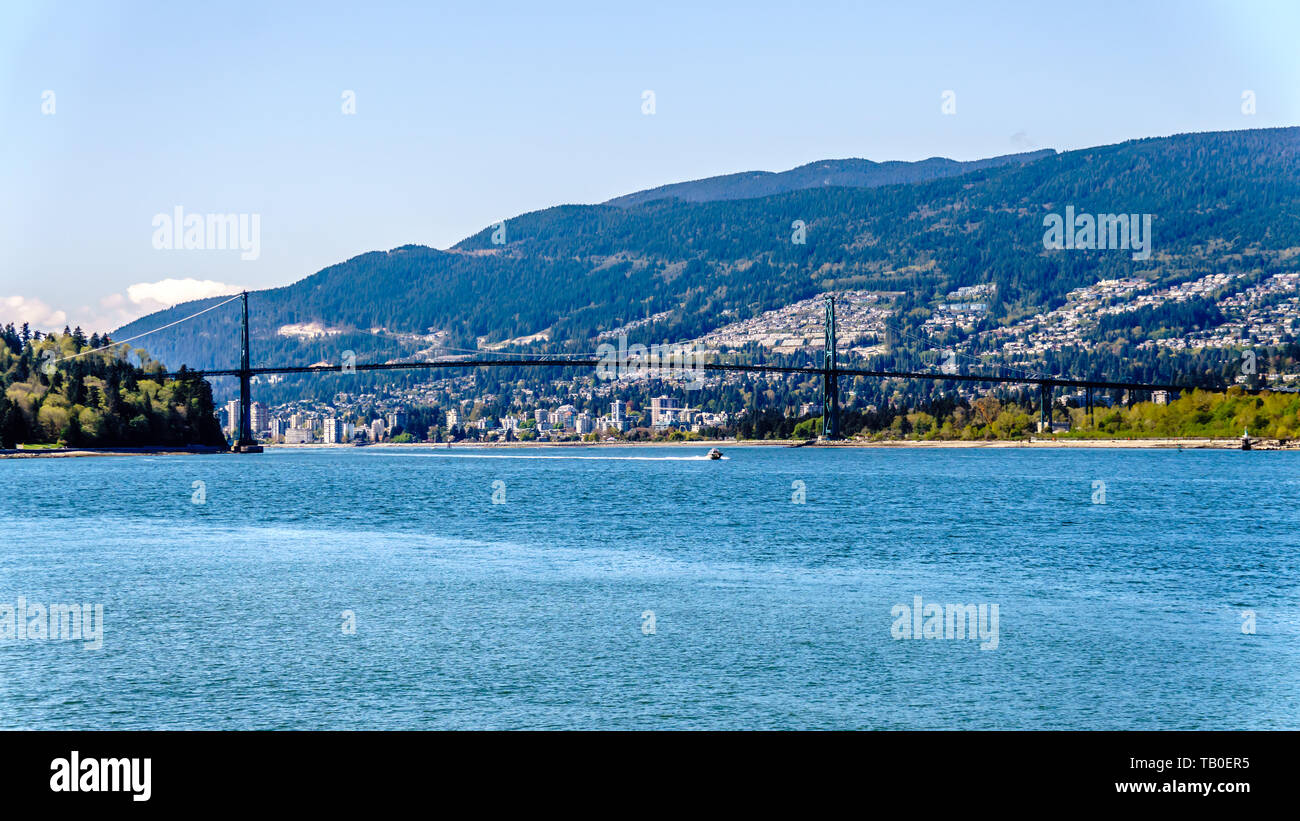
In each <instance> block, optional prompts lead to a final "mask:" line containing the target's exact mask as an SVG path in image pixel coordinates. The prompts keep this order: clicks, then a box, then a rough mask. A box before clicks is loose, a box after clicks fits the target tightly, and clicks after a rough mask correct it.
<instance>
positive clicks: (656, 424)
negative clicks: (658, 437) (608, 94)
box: [650, 396, 682, 430]
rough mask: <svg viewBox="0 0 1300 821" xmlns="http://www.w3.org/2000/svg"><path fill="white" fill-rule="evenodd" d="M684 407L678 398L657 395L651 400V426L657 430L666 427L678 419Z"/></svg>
mask: <svg viewBox="0 0 1300 821" xmlns="http://www.w3.org/2000/svg"><path fill="white" fill-rule="evenodd" d="M681 410H682V408H681V406H680V405H678V404H677V400H676V399H673V398H672V397H668V396H656V397H653V398H652V399H651V400H650V426H651V427H652V428H654V429H655V430H663V429H664V428H666V427H668V426H669V425H671V424H672V423H673V422H675V421H677V416H678V414H679V413H680V412H681Z"/></svg>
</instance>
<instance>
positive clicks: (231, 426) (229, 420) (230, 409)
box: [226, 399, 239, 436]
mask: <svg viewBox="0 0 1300 821" xmlns="http://www.w3.org/2000/svg"><path fill="white" fill-rule="evenodd" d="M226 433H229V434H230V435H231V436H238V435H239V400H238V399H231V400H230V401H229V402H227V403H226Z"/></svg>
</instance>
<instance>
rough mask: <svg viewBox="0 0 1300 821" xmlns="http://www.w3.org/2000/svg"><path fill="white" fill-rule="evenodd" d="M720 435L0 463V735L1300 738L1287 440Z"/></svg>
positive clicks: (1298, 460) (1296, 574) (1292, 489)
mask: <svg viewBox="0 0 1300 821" xmlns="http://www.w3.org/2000/svg"><path fill="white" fill-rule="evenodd" d="M704 450H705V449H703V448H699V447H688V446H683V447H674V448H668V447H659V448H649V447H627V448H605V447H602V448H590V449H573V450H570V449H565V450H560V449H554V448H550V449H546V448H536V449H519V450H510V451H504V450H499V449H497V450H468V449H458V450H451V451H449V450H445V449H435V448H418V447H407V448H373V447H372V448H340V449H297V450H293V449H289V450H285V449H280V450H274V449H272V450H269V451H268V452H267V453H265V454H262V455H250V456H229V455H226V456H124V457H113V458H81V459H29V460H13V459H11V460H0V481H3V483H4V487H5V493H4V496H3V501H2V502H0V533H2V534H3V545H2V546H0V608H3V606H4V605H5V604H6V603H7V604H9V605H15V604H16V602H17V601H18V598H19V597H23V598H24V599H25V600H26V601H27V602H40V603H46V604H48V603H69V602H85V603H101V604H103V606H104V638H103V647H102V649H99V650H87V649H84V647H83V644H84V643H83V642H80V641H76V640H70V641H51V640H45V641H41V640H33V639H26V640H24V639H19V638H16V637H14V638H0V727H4V728H35V729H61V728H77V729H136V728H139V729H174V728H208V729H254V728H256V729H288V728H299V729H308V728H340V729H343V728H348V729H363V728H413V729H420V728H610V729H623V728H709V729H719V728H835V729H841V728H842V729H849V728H872V729H876V728H881V729H894V728H954V729H956V728H991V729H1012V728H1030V729H1033V728H1044V729H1047V728H1083V729H1088V728H1115V729H1184V728H1185V729H1214V728H1224V729H1227V728H1292V729H1294V728H1298V727H1300V607H1298V606H1297V605H1300V528H1298V527H1297V525H1298V524H1300V512H1298V511H1297V505H1296V503H1297V500H1298V499H1300V478H1297V477H1298V470H1297V469H1298V468H1300V453H1297V452H1258V451H1256V452H1250V453H1242V452H1236V451H1193V450H1188V451H1184V452H1178V451H1167V450H1166V451H1133V450H1086V451H1085V450H1064V449H1062V450H1038V449H1034V450H1030V449H996V450H993V449H982V450H962V449H936V450H929V449H924V450H923V449H890V450H880V449H841V450H826V449H812V448H804V449H787V448H776V447H729V448H726V454H727V456H728V458H727V459H725V460H723V461H717V462H711V461H708V460H707V459H704V458H702V454H703V453H704ZM196 482H201V483H202V485H196V484H195V483H196ZM1095 482H1104V491H1105V504H1097V503H1094V500H1095V499H1097V498H1098V496H1097V490H1098V489H1099V488H1100V486H1098V485H1095V484H1094V483H1095ZM800 483H802V484H800ZM200 489H201V490H202V502H203V503H202V504H199V503H196V501H195V500H196V494H197V493H198V492H199V490H200ZM801 491H802V494H803V497H804V501H803V503H797V501H796V500H797V499H798V497H799V494H800V492H801ZM494 494H495V498H496V500H497V501H498V502H499V503H494ZM915 596H921V597H922V599H923V601H924V602H927V603H930V602H935V603H960V604H975V605H979V604H984V605H993V604H996V605H997V607H998V612H999V621H998V641H997V647H996V649H981V642H980V641H979V640H970V639H959V638H953V639H945V638H928V639H927V638H921V639H908V638H904V639H898V638H895V637H894V632H896V630H895V622H896V621H897V619H896V617H895V615H894V608H895V606H896V605H907V606H909V607H910V606H911V605H912V604H913V603H914V597H915ZM345 611H350V612H351V614H352V616H353V617H354V619H355V632H354V633H349V632H346V631H345V629H344V627H345V621H347V620H348V619H347V618H346V617H345V616H344V613H345ZM1244 611H1250V613H1253V622H1254V623H1253V629H1254V632H1253V633H1251V632H1244V631H1243V626H1244V625H1246V624H1247V621H1248V620H1249V617H1248V616H1243V612H1244ZM649 614H653V615H652V616H651V615H649ZM651 627H653V632H650V629H651Z"/></svg>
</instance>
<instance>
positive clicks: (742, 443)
mask: <svg viewBox="0 0 1300 821" xmlns="http://www.w3.org/2000/svg"><path fill="white" fill-rule="evenodd" d="M265 447H266V449H267V450H313V449H335V450H337V449H342V448H355V447H358V446H356V445H339V444H324V443H312V444H300V445H265ZM363 447H367V448H423V449H426V450H427V449H438V450H457V449H494V448H504V449H518V448H523V449H528V448H580V449H581V448H610V447H639V448H642V447H651V448H715V447H716V448H718V449H719V450H722V449H725V448H736V447H746V448H749V447H782V448H803V447H808V448H818V449H845V448H848V449H857V448H864V449H867V448H885V449H888V448H903V449H909V448H918V449H935V448H938V449H948V448H951V449H969V448H979V449H984V448H992V449H1006V448H1059V449H1062V450H1069V449H1082V450H1088V449H1118V450H1170V449H1179V450H1240V449H1241V440H1240V439H1193V438H1168V437H1164V438H1151V439H1066V438H1048V437H1030V438H1029V439H991V440H985V439H981V440H965V439H953V440H941V439H933V440H906V439H900V440H890V441H879V442H868V441H863V440H846V441H841V442H817V441H809V440H804V439H745V440H735V439H703V440H699V441H691V442H452V443H450V444H448V443H446V442H441V443H433V442H402V443H396V442H379V443H376V444H373V445H364V446H363ZM1251 450H1266V451H1275V450H1300V442H1288V443H1285V444H1282V443H1279V442H1278V441H1277V440H1262V439H1254V440H1251ZM230 452H231V451H222V450H218V449H217V448H213V447H205V446H192V447H176V446H160V447H136V448H41V449H32V450H25V449H18V450H0V459H33V458H42V457H44V458H51V459H59V458H63V459H67V458H76V457H85V456H140V455H149V456H193V455H196V454H201V455H209V454H221V453H230Z"/></svg>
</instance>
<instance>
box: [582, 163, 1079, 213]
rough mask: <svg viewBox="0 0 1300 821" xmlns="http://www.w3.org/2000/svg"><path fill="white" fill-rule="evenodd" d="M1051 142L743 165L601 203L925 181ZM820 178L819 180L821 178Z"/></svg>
mask: <svg viewBox="0 0 1300 821" xmlns="http://www.w3.org/2000/svg"><path fill="white" fill-rule="evenodd" d="M1056 153H1057V152H1056V151H1055V150H1054V149H1051V148H1044V149H1040V150H1038V151H1026V152H1021V153H1016V154H1003V155H1000V156H997V157H987V158H985V159H981V160H968V161H960V160H950V159H948V158H946V157H929V158H927V159H924V160H916V161H906V160H886V161H884V162H876V161H874V160H867V159H861V158H857V157H850V158H845V159H839V160H830V159H828V160H817V161H814V162H810V163H805V164H804V165H800V166H796V167H795V168H791V169H789V170H787V171H740V172H736V173H734V174H720V175H717V176H713V177H703V178H701V179H697V180H684V181H682V182H675V183H668V184H666V185H660V186H656V187H654V188H647V189H644V190H641V191H634V192H632V193H631V194H624V195H622V196H620V197H614V198H613V199H610V200H606V201H605V202H602V203H600V204H601V205H613V206H617V207H620V208H628V207H631V206H634V205H640V204H642V203H646V202H653V201H655V200H661V199H679V200H683V201H685V202H716V201H718V200H737V199H755V198H758V197H767V196H772V195H774V194H784V193H788V192H790V191H798V190H802V189H805V188H816V187H820V186H830V185H842V186H846V187H850V188H874V187H877V186H881V185H897V184H901V183H912V182H924V181H926V180H932V179H939V178H941V177H952V176H957V175H960V174H966V173H969V172H971V171H978V170H980V169H982V168H993V167H997V166H1000V165H1009V164H1012V163H1026V162H1035V161H1037V160H1040V159H1043V158H1044V157H1049V156H1053V155H1055V154H1056ZM819 180H820V182H819Z"/></svg>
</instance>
